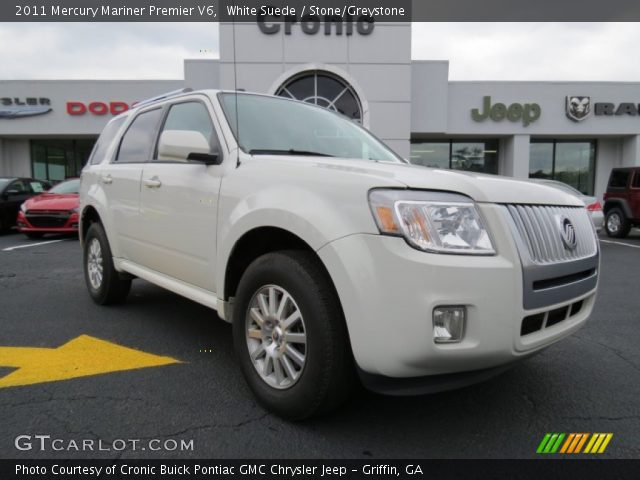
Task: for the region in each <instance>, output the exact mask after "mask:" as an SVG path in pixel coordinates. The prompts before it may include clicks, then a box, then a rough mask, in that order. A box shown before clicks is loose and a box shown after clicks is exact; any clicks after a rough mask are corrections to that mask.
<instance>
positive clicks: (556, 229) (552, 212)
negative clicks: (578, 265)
mask: <svg viewBox="0 0 640 480" xmlns="http://www.w3.org/2000/svg"><path fill="white" fill-rule="evenodd" d="M507 208H508V209H509V213H510V214H511V217H512V218H513V221H514V222H515V226H516V229H517V233H518V234H519V235H520V239H521V240H522V242H523V243H524V245H525V246H526V248H527V250H528V252H529V255H530V257H531V260H532V261H533V262H534V263H537V264H549V263H558V262H568V261H573V260H579V259H582V258H587V257H592V256H593V255H595V254H596V253H597V252H598V246H597V244H596V238H595V232H594V230H593V225H592V224H591V219H590V218H589V214H588V213H587V211H586V210H585V209H584V208H580V207H554V206H546V205H507ZM563 216H565V217H567V218H568V219H569V220H571V223H572V224H573V226H574V228H575V233H576V240H577V245H576V248H575V249H574V250H570V249H568V248H566V247H565V245H564V243H563V241H562V235H561V229H560V222H559V219H560V218H562V217H563Z"/></svg>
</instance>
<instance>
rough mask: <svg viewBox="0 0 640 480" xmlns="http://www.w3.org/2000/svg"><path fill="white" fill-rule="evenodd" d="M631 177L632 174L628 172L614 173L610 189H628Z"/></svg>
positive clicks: (619, 171) (617, 171) (616, 171)
mask: <svg viewBox="0 0 640 480" xmlns="http://www.w3.org/2000/svg"><path fill="white" fill-rule="evenodd" d="M629 175H631V172H629V171H628V170H614V171H612V172H611V177H610V178H609V188H627V185H628V184H629Z"/></svg>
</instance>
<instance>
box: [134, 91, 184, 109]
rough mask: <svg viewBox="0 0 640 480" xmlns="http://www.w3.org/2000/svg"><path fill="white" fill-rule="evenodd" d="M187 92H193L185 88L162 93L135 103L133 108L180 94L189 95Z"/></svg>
mask: <svg viewBox="0 0 640 480" xmlns="http://www.w3.org/2000/svg"><path fill="white" fill-rule="evenodd" d="M189 92H193V88H188V87H187V88H180V89H178V90H172V91H171V92H167V93H163V94H161V95H158V96H156V97H151V98H147V99H145V100H142V101H140V102H137V103H136V104H135V106H136V107H139V106H140V105H147V104H148V103H153V102H157V101H159V100H164V99H165V98H170V97H175V96H176V95H180V94H181V93H189Z"/></svg>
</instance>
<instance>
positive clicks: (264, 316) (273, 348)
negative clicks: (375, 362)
mask: <svg viewBox="0 0 640 480" xmlns="http://www.w3.org/2000/svg"><path fill="white" fill-rule="evenodd" d="M236 293H237V295H236V299H235V305H234V309H233V340H234V347H235V351H236V354H237V356H238V358H239V361H240V366H241V369H242V373H243V375H244V377H245V379H246V381H247V383H248V384H249V386H250V387H251V390H252V391H253V393H254V394H255V395H256V397H257V398H258V401H259V402H260V403H261V404H262V405H263V406H264V407H265V408H267V409H268V410H270V411H272V412H274V413H276V414H277V415H279V416H281V417H283V418H286V419H290V420H301V419H304V418H307V417H310V416H314V415H318V414H320V413H323V412H326V411H329V410H332V409H333V408H335V407H337V406H338V405H339V404H341V403H342V402H343V401H345V400H346V399H347V398H348V397H349V395H350V393H351V390H352V388H353V386H354V385H355V384H356V380H355V370H354V365H353V359H352V354H351V349H350V347H349V341H348V334H347V329H346V325H345V322H344V319H343V315H342V309H341V307H340V303H339V301H338V298H337V294H336V292H335V290H334V288H333V285H332V284H331V281H330V279H329V277H328V275H327V273H326V271H324V269H323V268H322V266H321V265H320V263H319V262H318V260H317V259H316V258H315V257H314V255H313V254H311V253H309V252H304V251H282V252H275V253H268V254H266V255H263V256H261V257H259V258H258V259H256V260H255V261H254V262H253V263H252V264H251V265H249V267H248V268H247V270H246V271H245V273H244V274H243V276H242V278H241V280H240V284H239V285H238V289H237V292H236Z"/></svg>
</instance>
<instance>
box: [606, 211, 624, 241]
mask: <svg viewBox="0 0 640 480" xmlns="http://www.w3.org/2000/svg"><path fill="white" fill-rule="evenodd" d="M604 228H605V230H606V231H607V235H609V236H610V237H612V238H624V237H626V236H627V235H629V231H630V230H631V222H629V219H627V217H626V216H625V215H624V212H623V211H622V210H621V209H620V208H612V209H611V210H609V211H608V212H607V215H606V217H605V220H604Z"/></svg>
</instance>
